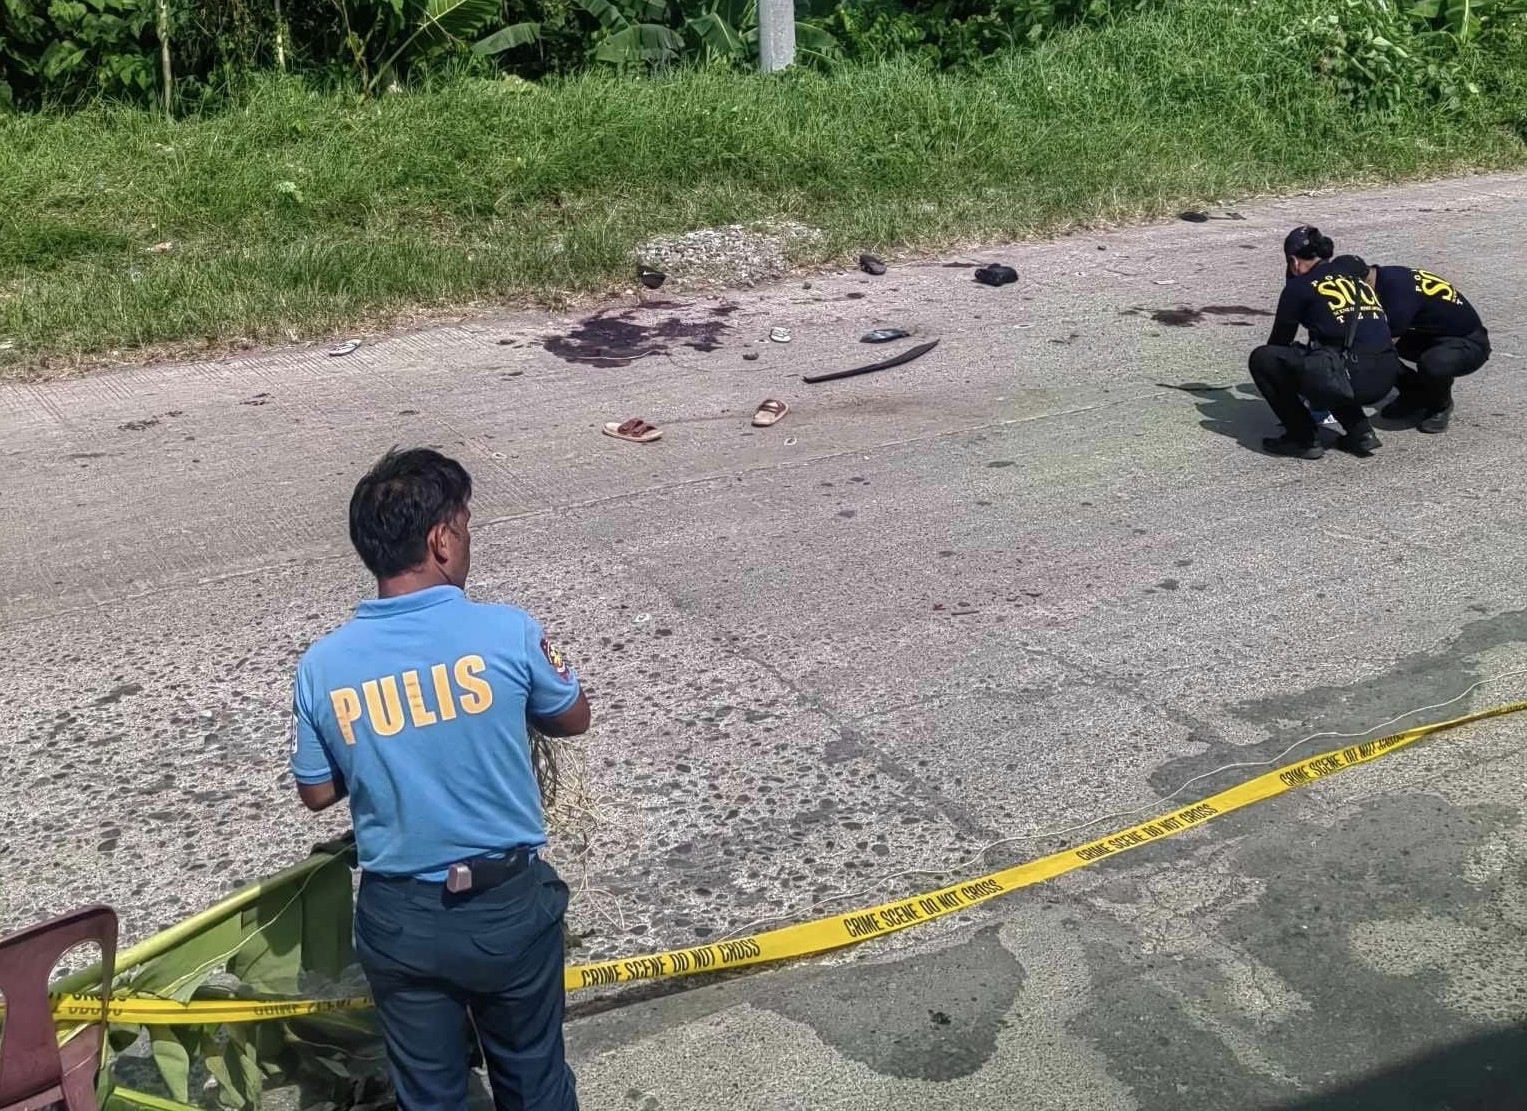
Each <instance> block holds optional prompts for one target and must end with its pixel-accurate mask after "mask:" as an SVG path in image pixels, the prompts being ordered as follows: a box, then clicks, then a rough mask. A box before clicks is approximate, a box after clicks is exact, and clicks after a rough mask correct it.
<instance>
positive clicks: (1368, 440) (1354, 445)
mask: <svg viewBox="0 0 1527 1111" xmlns="http://www.w3.org/2000/svg"><path fill="white" fill-rule="evenodd" d="M1336 446H1337V447H1339V448H1341V450H1342V451H1345V452H1350V453H1351V454H1353V455H1356V456H1357V457H1358V458H1360V459H1366V458H1368V456H1370V455H1372V454H1373V453H1374V452H1375V451H1377V450H1378V449H1379V448H1381V447H1383V446H1384V444H1383V442H1382V441H1381V440H1380V439H1379V438H1378V436H1377V435H1375V434H1374V431H1373V429H1371V428H1359V429H1358V430H1357V431H1355V432H1348V433H1347V434H1346V435H1344V436H1338V437H1336Z"/></svg>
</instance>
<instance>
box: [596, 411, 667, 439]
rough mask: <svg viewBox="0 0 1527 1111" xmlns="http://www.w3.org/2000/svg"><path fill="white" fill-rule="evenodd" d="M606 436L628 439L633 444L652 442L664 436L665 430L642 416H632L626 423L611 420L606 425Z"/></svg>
mask: <svg viewBox="0 0 1527 1111" xmlns="http://www.w3.org/2000/svg"><path fill="white" fill-rule="evenodd" d="M604 434H605V435H606V436H614V437H615V438H616V439H617V440H627V441H629V442H631V443H633V444H650V443H651V442H652V441H653V440H661V439H662V438H663V430H662V429H660V428H658V427H656V426H655V425H651V424H648V423H647V422H646V421H644V420H642V419H641V418H640V417H632V418H631V419H630V420H628V421H626V422H625V423H624V424H619V423H617V422H615V421H610V422H609V423H608V424H606V425H605V426H604Z"/></svg>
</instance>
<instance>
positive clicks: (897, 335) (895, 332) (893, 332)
mask: <svg viewBox="0 0 1527 1111" xmlns="http://www.w3.org/2000/svg"><path fill="white" fill-rule="evenodd" d="M911 334H912V333H911V332H904V331H902V330H901V329H900V328H876V329H875V330H874V331H873V332H865V333H864V335H862V336H860V337H859V342H860V343H889V342H890V341H891V340H893V339H906V338H907V337H908V336H910V335H911Z"/></svg>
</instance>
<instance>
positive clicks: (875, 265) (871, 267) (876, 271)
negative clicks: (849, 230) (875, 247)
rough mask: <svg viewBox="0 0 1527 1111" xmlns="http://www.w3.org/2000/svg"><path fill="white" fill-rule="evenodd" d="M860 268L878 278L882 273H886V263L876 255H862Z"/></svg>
mask: <svg viewBox="0 0 1527 1111" xmlns="http://www.w3.org/2000/svg"><path fill="white" fill-rule="evenodd" d="M859 269H860V270H863V271H864V272H865V273H866V274H873V275H875V276H876V277H877V278H878V277H879V276H880V275H881V274H884V273H885V263H883V262H881V261H880V260H879V259H878V258H876V257H875V256H874V255H860V256H859Z"/></svg>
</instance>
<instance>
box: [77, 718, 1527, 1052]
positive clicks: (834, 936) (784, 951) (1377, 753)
mask: <svg viewBox="0 0 1527 1111" xmlns="http://www.w3.org/2000/svg"><path fill="white" fill-rule="evenodd" d="M1522 710H1527V702H1512V703H1508V704H1506V705H1503V706H1495V707H1492V708H1490V709H1488V710H1479V711H1476V712H1474V713H1471V714H1465V715H1464V716H1462V717H1457V718H1452V719H1450V720H1448V721H1440V722H1433V723H1432V724H1430V725H1418V726H1416V727H1415V728H1412V729H1407V730H1405V731H1404V732H1403V733H1395V734H1392V735H1390V736H1388V737H1382V738H1380V739H1378V740H1375V741H1365V742H1361V743H1357V744H1353V745H1349V746H1347V747H1346V748H1341V749H1335V750H1333V751H1330V752H1323V753H1321V754H1320V755H1318V756H1311V757H1309V758H1308V759H1305V760H1300V761H1298V762H1296V763H1293V764H1287V765H1284V766H1283V767H1281V768H1277V769H1275V770H1273V771H1270V772H1267V773H1265V774H1263V775H1259V776H1257V777H1256V778H1254V779H1249V780H1247V781H1246V782H1244V783H1239V784H1237V785H1236V786H1234V787H1230V788H1228V789H1226V790H1224V791H1220V792H1219V793H1217V794H1213V795H1210V796H1209V797H1207V798H1205V799H1203V800H1201V801H1199V802H1195V803H1193V804H1191V805H1189V806H1184V807H1181V808H1179V809H1177V810H1173V811H1171V812H1170V813H1167V814H1162V815H1160V816H1158V817H1155V818H1152V819H1151V820H1150V821H1148V822H1141V823H1140V824H1139V825H1136V826H1131V827H1130V828H1128V829H1124V830H1120V831H1118V832H1115V833H1110V834H1107V835H1106V836H1103V837H1099V838H1097V839H1096V840H1094V841H1088V842H1087V843H1086V844H1084V845H1079V846H1077V847H1076V848H1073V849H1066V850H1063V851H1062V852H1057V853H1051V854H1050V855H1049V856H1043V857H1040V858H1038V859H1037V860H1031V861H1028V862H1026V863H1024V864H1017V865H1014V866H1013V867H1011V868H1005V869H1003V870H1002V871H999V872H992V873H990V874H988V875H985V876H980V877H978V878H975V879H969V880H964V881H962V882H960V883H956V884H951V885H950V886H948V887H941V888H939V889H938V890H936V891H929V892H926V893H925V894H921V895H913V896H911V897H909V898H906V899H900V900H898V901H896V902H893V903H882V904H880V905H879V906H874V907H866V908H864V909H863V910H855V911H850V912H848V913H846V914H835V915H831V916H829V917H827V918H818V919H814V920H812V921H810V922H799V923H797V924H795V925H793V926H784V927H781V928H780V929H777V930H768V931H766V932H764V933H760V934H754V935H752V936H751V937H742V938H737V939H735V940H732V941H718V942H714V943H712V944H708V945H697V946H695V947H693V948H690V949H675V950H671V951H669V952H666V953H652V954H649V955H647V956H641V957H628V958H626V959H624V960H613V961H603V962H601V963H599V964H589V965H580V966H577V967H574V968H569V969H567V972H566V984H567V990H568V991H570V992H573V991H581V990H583V989H586V988H598V987H610V986H612V985H615V984H629V983H633V982H635V981H639V980H657V979H662V978H665V977H671V976H692V975H696V974H699V973H712V972H722V971H727V970H730V969H734V968H746V967H749V966H751V965H760V964H772V963H774V962H778V961H786V960H791V959H794V958H798V957H808V956H813V955H815V954H818V953H826V952H830V951H832V950H834V949H841V948H844V947H846V946H850V945H857V944H859V943H861V942H864V941H868V940H870V939H871V938H876V937H884V936H885V935H886V934H891V933H897V932H899V931H901V930H905V929H909V928H911V927H912V926H920V925H922V924H923V923H925V922H933V921H936V920H937V919H940V918H943V917H945V916H946V915H950V914H955V913H958V912H959V911H962V910H967V909H969V908H970V907H974V906H979V905H980V904H981V903H985V902H989V901H991V900H992V899H995V898H997V897H998V896H1000V895H1006V894H1009V893H1010V892H1013V891H1018V890H1021V889H1023V888H1025V887H1032V886H1033V885H1034V884H1037V883H1043V882H1044V881H1046V880H1052V879H1055V878H1056V877H1058V876H1063V875H1066V874H1067V873H1068V872H1074V871H1076V870H1078V869H1080V868H1086V867H1088V866H1089V865H1091V864H1095V863H1096V862H1097V861H1099V860H1106V859H1108V858H1110V857H1115V856H1118V855H1119V854H1121V853H1126V852H1129V851H1130V850H1131V849H1137V848H1139V847H1141V846H1142V845H1149V844H1151V843H1153V842H1155V841H1161V840H1164V839H1165V838H1168V837H1174V836H1176V835H1177V834H1179V833H1182V832H1184V831H1185V830H1189V829H1195V828H1197V827H1199V826H1202V825H1204V824H1205V823H1207V822H1211V821H1213V820H1214V819H1216V818H1220V817H1223V816H1224V815H1226V814H1231V813H1234V812H1235V811H1237V810H1242V809H1244V808H1246V807H1248V806H1251V805H1253V804H1255V803H1258V802H1263V801H1265V800H1267V799H1270V798H1273V797H1275V796H1277V795H1281V794H1284V793H1285V792H1287V791H1292V790H1294V789H1295V788H1298V787H1303V786H1305V785H1306V784H1308V783H1312V782H1314V781H1315V780H1317V779H1321V778H1324V777H1326V776H1329V775H1333V774H1335V773H1336V772H1339V771H1343V770H1345V769H1347V768H1352V767H1356V766H1357V765H1359V764H1366V763H1368V762H1370V761H1372V760H1377V759H1378V758H1379V757H1381V756H1385V755H1387V754H1389V753H1391V752H1395V751H1398V750H1399V749H1401V748H1404V747H1406V746H1407V745H1411V744H1414V743H1415V742H1416V741H1419V740H1421V739H1422V738H1423V737H1428V736H1431V735H1432V734H1434V733H1441V732H1444V731H1446V730H1451V729H1456V728H1458V727H1459V726H1463V725H1470V724H1472V723H1474V722H1479V721H1485V720H1487V719H1489V718H1497V717H1504V716H1505V715H1507V714H1514V713H1518V712H1519V711H1522ZM55 1003H56V1009H55V1014H56V1015H57V1016H58V1017H59V1018H64V1019H72V1020H77V1021H78V1020H85V1021H88V1020H90V1019H92V1018H99V1017H100V1014H101V1001H100V999H99V997H96V998H94V999H92V997H91V996H88V995H65V996H57V997H56V998H55ZM370 1006H371V1001H370V1000H369V999H365V998H359V999H341V1000H329V1001H317V1000H290V1001H288V1000H280V1001H276V1000H259V1001H256V1000H241V999H227V1000H222V999H219V1000H194V1001H192V1002H190V1003H178V1002H175V1001H173V1000H165V999H158V998H151V997H142V996H128V997H125V998H122V999H113V1000H112V1001H111V1007H110V1012H109V1013H110V1018H111V1021H113V1022H122V1023H129V1024H137V1025H144V1026H161V1025H185V1024H196V1023H208V1024H213V1023H224V1022H259V1021H262V1020H270V1019H284V1018H298V1017H301V1016H304V1015H314V1014H321V1013H324V1012H329V1011H358V1010H365V1009H367V1008H369V1007H370Z"/></svg>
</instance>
